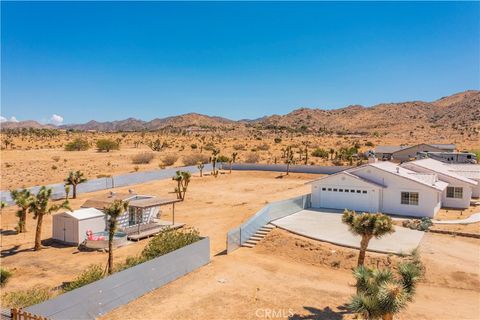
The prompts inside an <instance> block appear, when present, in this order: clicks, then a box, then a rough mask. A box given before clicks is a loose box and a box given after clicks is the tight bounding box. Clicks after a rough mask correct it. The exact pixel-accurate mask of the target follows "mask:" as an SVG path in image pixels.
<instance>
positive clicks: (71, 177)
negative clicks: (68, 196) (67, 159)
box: [65, 170, 87, 199]
mask: <svg viewBox="0 0 480 320" xmlns="http://www.w3.org/2000/svg"><path fill="white" fill-rule="evenodd" d="M85 181H87V179H86V178H85V177H84V175H83V172H81V171H80V170H77V171H70V173H69V174H68V177H67V178H66V179H65V184H66V185H71V186H72V187H73V196H72V198H73V199H76V198H77V185H79V184H80V183H83V182H85Z"/></svg>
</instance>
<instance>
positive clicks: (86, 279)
mask: <svg viewBox="0 0 480 320" xmlns="http://www.w3.org/2000/svg"><path fill="white" fill-rule="evenodd" d="M103 275H104V270H103V268H102V266H101V265H99V264H92V265H90V266H88V267H87V269H85V271H83V272H82V273H81V274H80V275H78V276H77V277H76V278H75V280H73V281H72V282H70V283H68V284H67V285H65V286H64V287H63V290H64V291H66V292H67V291H72V290H74V289H77V288H80V287H83V286H85V285H87V284H89V283H92V282H95V281H97V280H100V279H102V278H103Z"/></svg>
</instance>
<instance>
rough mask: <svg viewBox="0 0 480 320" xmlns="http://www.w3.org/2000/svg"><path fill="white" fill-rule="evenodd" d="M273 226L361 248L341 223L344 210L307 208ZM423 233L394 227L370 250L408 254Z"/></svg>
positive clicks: (274, 222)
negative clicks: (392, 230) (391, 231)
mask: <svg viewBox="0 0 480 320" xmlns="http://www.w3.org/2000/svg"><path fill="white" fill-rule="evenodd" d="M271 223H272V224H273V225H275V226H277V227H279V228H281V229H284V230H287V231H290V232H293V233H295V234H298V235H301V236H305V237H308V238H311V239H315V240H320V241H325V242H329V243H332V244H336V245H340V246H345V247H350V248H356V249H358V248H359V246H360V236H355V235H353V234H352V233H351V232H350V231H349V230H348V227H347V225H345V224H344V223H342V211H340V210H331V209H308V210H302V211H299V212H297V213H294V214H292V215H290V216H287V217H285V218H281V219H278V220H275V221H272V222H271ZM423 235H424V232H422V231H416V230H411V229H407V228H403V227H398V226H396V227H395V232H394V233H392V234H389V235H386V236H384V237H382V238H381V239H372V240H371V241H370V244H369V246H368V250H369V251H375V252H381V253H395V254H409V253H410V252H411V251H412V250H413V249H415V248H417V247H418V245H419V244H420V241H421V240H422V238H423Z"/></svg>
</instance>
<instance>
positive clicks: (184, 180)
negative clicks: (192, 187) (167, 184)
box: [172, 171, 192, 200]
mask: <svg viewBox="0 0 480 320" xmlns="http://www.w3.org/2000/svg"><path fill="white" fill-rule="evenodd" d="M191 177H192V174H191V173H190V172H188V171H177V172H176V173H175V176H173V177H172V180H174V181H177V187H176V188H175V192H176V193H177V198H178V199H181V200H185V194H186V193H187V187H188V184H189V183H190V178H191Z"/></svg>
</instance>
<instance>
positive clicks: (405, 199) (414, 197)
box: [401, 192, 418, 206]
mask: <svg viewBox="0 0 480 320" xmlns="http://www.w3.org/2000/svg"><path fill="white" fill-rule="evenodd" d="M401 203H402V204H407V205H414V206H418V192H402V197H401Z"/></svg>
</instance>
